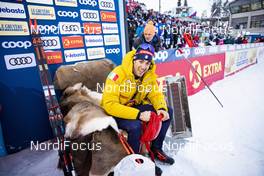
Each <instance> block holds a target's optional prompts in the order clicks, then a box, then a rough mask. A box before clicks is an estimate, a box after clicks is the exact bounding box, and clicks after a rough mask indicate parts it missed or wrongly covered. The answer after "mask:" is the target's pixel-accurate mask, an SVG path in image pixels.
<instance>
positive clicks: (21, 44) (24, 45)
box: [2, 41, 32, 49]
mask: <svg viewBox="0 0 264 176" xmlns="http://www.w3.org/2000/svg"><path fill="white" fill-rule="evenodd" d="M31 46H32V43H31V42H30V41H16V42H15V41H8V42H7V41H5V42H3V43H2V47H3V48H5V49H13V48H24V49H27V48H29V47H31Z"/></svg>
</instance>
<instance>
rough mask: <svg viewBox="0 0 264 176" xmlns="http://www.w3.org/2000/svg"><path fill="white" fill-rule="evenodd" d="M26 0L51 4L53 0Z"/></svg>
mask: <svg viewBox="0 0 264 176" xmlns="http://www.w3.org/2000/svg"><path fill="white" fill-rule="evenodd" d="M26 1H27V2H30V3H37V4H49V5H53V0H26Z"/></svg>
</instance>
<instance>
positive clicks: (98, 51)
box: [87, 47, 105, 59]
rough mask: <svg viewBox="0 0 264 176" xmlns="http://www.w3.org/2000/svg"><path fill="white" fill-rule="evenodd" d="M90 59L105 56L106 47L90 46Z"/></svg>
mask: <svg viewBox="0 0 264 176" xmlns="http://www.w3.org/2000/svg"><path fill="white" fill-rule="evenodd" d="M87 55H88V59H99V58H104V57H105V50H104V47H98V48H88V49H87Z"/></svg>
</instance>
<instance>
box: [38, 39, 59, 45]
mask: <svg viewBox="0 0 264 176" xmlns="http://www.w3.org/2000/svg"><path fill="white" fill-rule="evenodd" d="M42 41H43V42H42V46H44V47H49V46H57V45H58V41H57V40H55V39H47V40H42Z"/></svg>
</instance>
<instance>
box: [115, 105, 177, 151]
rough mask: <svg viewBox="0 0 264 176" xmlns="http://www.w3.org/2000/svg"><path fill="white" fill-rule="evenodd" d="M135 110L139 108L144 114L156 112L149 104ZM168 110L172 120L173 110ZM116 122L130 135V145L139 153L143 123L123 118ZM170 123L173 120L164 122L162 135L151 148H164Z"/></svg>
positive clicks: (153, 142)
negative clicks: (145, 112)
mask: <svg viewBox="0 0 264 176" xmlns="http://www.w3.org/2000/svg"><path fill="white" fill-rule="evenodd" d="M134 108H137V109H138V110H140V112H144V111H152V112H156V110H155V109H154V107H153V106H152V105H149V104H148V105H138V106H135V107H134ZM168 110H169V115H170V118H171V117H172V113H173V111H172V109H171V108H168ZM115 120H116V122H117V125H118V128H120V129H123V130H125V131H126V132H127V133H128V143H129V145H130V146H131V147H132V149H133V150H134V152H135V153H139V152H140V151H139V147H140V136H141V130H142V121H141V120H139V119H137V120H127V119H121V118H115ZM170 121H171V119H169V120H166V121H162V126H161V130H160V133H159V135H158V137H157V138H156V139H155V140H154V141H152V145H151V147H153V148H157V149H161V148H162V144H163V141H164V139H165V136H166V132H167V130H168V128H169V126H170Z"/></svg>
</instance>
